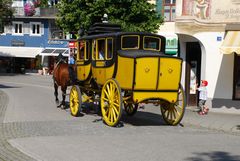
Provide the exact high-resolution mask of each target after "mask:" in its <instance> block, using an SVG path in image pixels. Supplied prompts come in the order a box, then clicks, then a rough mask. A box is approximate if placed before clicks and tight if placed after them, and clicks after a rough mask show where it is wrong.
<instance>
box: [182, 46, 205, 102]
mask: <svg viewBox="0 0 240 161" xmlns="http://www.w3.org/2000/svg"><path fill="white" fill-rule="evenodd" d="M200 78H201V48H200V44H199V43H198V42H187V44H186V79H185V80H186V84H185V87H186V94H187V106H196V105H197V102H198V91H197V89H196V87H197V84H199V82H200Z"/></svg>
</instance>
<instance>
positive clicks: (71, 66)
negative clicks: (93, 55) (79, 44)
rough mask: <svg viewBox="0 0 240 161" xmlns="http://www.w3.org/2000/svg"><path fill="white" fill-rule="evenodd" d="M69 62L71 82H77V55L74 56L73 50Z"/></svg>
mask: <svg viewBox="0 0 240 161" xmlns="http://www.w3.org/2000/svg"><path fill="white" fill-rule="evenodd" d="M68 64H69V66H68V71H69V77H70V84H75V83H76V81H77V78H76V74H75V72H74V64H75V57H74V52H73V51H71V53H70V57H69V61H68Z"/></svg>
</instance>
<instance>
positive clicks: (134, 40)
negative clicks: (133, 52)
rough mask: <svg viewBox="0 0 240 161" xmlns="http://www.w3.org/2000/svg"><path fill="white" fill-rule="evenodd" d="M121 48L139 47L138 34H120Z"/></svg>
mask: <svg viewBox="0 0 240 161" xmlns="http://www.w3.org/2000/svg"><path fill="white" fill-rule="evenodd" d="M122 49H139V36H137V35H136V36H135V35H128V36H122Z"/></svg>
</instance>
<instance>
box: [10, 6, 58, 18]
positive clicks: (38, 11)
mask: <svg viewBox="0 0 240 161" xmlns="http://www.w3.org/2000/svg"><path fill="white" fill-rule="evenodd" d="M57 12H58V10H57V8H56V7H48V8H35V13H34V14H33V15H32V16H27V15H26V14H25V12H24V7H15V13H14V16H15V17H18V16H20V17H47V18H54V17H56V15H57Z"/></svg>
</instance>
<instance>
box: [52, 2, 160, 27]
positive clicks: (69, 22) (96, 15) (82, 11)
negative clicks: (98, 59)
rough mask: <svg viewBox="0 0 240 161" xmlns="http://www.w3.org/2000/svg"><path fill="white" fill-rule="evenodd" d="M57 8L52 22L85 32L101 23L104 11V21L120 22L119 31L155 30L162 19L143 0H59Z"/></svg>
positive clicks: (153, 6)
mask: <svg viewBox="0 0 240 161" xmlns="http://www.w3.org/2000/svg"><path fill="white" fill-rule="evenodd" d="M57 7H58V11H59V12H58V15H57V21H56V22H57V24H58V25H59V26H60V28H62V29H63V30H64V31H65V32H71V31H75V32H78V31H79V30H80V29H82V30H84V31H85V32H86V31H87V30H88V29H89V27H90V26H91V25H93V24H94V23H96V22H101V21H102V17H103V15H104V14H105V13H106V14H107V15H108V21H109V22H110V23H114V24H120V25H121V27H122V29H123V31H147V32H156V31H157V30H158V29H159V27H160V25H161V23H162V22H163V18H162V17H161V16H160V14H158V13H156V10H155V5H153V4H150V3H148V2H147V1H146V0H118V1H116V0H61V1H60V2H59V3H58V6H57Z"/></svg>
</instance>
